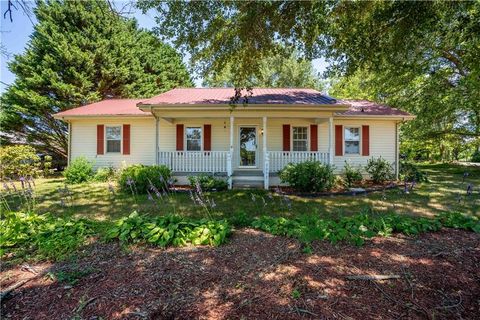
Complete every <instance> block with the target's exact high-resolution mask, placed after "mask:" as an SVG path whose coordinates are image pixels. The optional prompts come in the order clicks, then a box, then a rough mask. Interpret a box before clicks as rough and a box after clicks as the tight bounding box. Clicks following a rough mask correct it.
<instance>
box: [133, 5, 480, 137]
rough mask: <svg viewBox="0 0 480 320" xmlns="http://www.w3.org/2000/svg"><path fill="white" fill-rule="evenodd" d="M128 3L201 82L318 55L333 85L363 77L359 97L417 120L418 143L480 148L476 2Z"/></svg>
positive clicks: (479, 46)
mask: <svg viewBox="0 0 480 320" xmlns="http://www.w3.org/2000/svg"><path fill="white" fill-rule="evenodd" d="M138 6H139V7H140V8H141V9H143V10H148V9H156V12H157V22H158V28H157V29H156V32H158V33H159V34H161V35H163V36H164V37H168V38H172V39H173V40H174V43H175V44H176V45H177V46H178V47H180V48H182V49H183V50H185V51H187V52H189V53H190V54H191V58H192V63H193V64H194V65H195V66H196V67H197V72H199V73H200V74H202V75H204V76H205V75H208V74H211V73H213V72H221V70H223V69H224V68H225V66H229V65H234V66H235V72H236V74H237V77H239V78H242V79H248V78H249V77H250V76H251V75H256V74H258V73H259V71H258V70H259V65H260V64H261V61H263V60H264V59H265V58H266V57H268V56H275V55H276V54H277V53H279V52H281V48H284V47H290V46H294V47H295V48H296V50H297V51H298V52H299V53H300V54H301V55H302V56H304V57H305V58H307V59H312V58H318V57H321V56H324V57H326V58H327V61H329V62H330V63H331V68H330V70H329V75H330V76H334V77H335V78H336V79H339V81H347V82H348V81H352V80H351V79H349V77H359V78H362V79H363V78H365V77H366V78H365V79H364V81H363V84H362V85H363V86H364V87H367V86H368V87H369V88H373V89H369V91H368V94H366V96H368V97H369V98H371V99H372V100H375V101H377V102H387V103H388V104H390V105H392V106H395V107H399V108H402V109H404V110H407V111H410V112H413V113H414V114H416V115H417V119H416V120H415V121H414V124H412V125H411V128H412V130H417V129H418V128H421V130H422V132H417V133H418V137H422V138H423V139H434V138H436V137H439V136H440V137H442V136H443V137H446V136H450V135H458V136H461V137H463V139H467V140H468V139H473V140H474V141H475V142H474V143H476V144H477V146H478V145H479V144H480V141H479V137H480V99H479V98H480V24H479V23H478V21H480V2H478V1H462V2H460V1H459V2H445V1H428V2H408V1H370V2H365V1H356V2H352V1H328V2H324V1H302V2H300V1H298V2H297V1H271V2H270V1H269V2H255V1H241V2H235V1H222V2H217V1H202V2H193V1H192V2H167V3H165V2H163V1H160V0H154V1H147V0H144V1H140V2H139V4H138ZM279 44H280V45H279ZM279 48H280V49H279ZM367 83H368V85H367ZM357 93H358V92H357ZM364 93H365V92H364ZM356 98H358V96H356Z"/></svg>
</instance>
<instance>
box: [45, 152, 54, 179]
mask: <svg viewBox="0 0 480 320" xmlns="http://www.w3.org/2000/svg"><path fill="white" fill-rule="evenodd" d="M52 160H53V158H52V156H49V155H46V156H45V157H44V158H43V176H44V177H48V176H50V175H52V174H53V170H52Z"/></svg>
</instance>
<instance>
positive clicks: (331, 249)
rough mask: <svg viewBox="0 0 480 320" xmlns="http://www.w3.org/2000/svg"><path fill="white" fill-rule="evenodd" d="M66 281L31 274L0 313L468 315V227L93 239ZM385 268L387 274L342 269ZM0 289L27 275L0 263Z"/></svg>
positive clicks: (476, 245) (479, 274) (62, 266)
mask: <svg viewBox="0 0 480 320" xmlns="http://www.w3.org/2000/svg"><path fill="white" fill-rule="evenodd" d="M33 267H34V268H36V270H37V271H51V272H58V271H61V270H63V271H68V270H72V269H73V270H90V274H88V275H86V276H84V277H83V278H81V279H80V280H79V281H78V282H77V283H76V284H75V285H73V286H70V285H66V284H65V283H61V282H58V281H54V280H51V278H50V277H45V276H37V277H36V278H35V279H34V280H32V281H30V282H28V283H27V284H25V285H24V286H23V287H21V288H20V289H17V290H16V291H15V294H14V295H13V296H12V297H11V298H10V299H7V300H5V301H4V303H3V305H2V317H3V318H4V319H10V318H11V319H71V318H73V317H77V318H81V319H101V318H103V319H239V318H245V319H303V318H305V319H331V318H333V319H337V318H339V319H350V318H352V319H374V318H376V319H400V318H403V319H433V318H435V319H442V318H443V319H447V318H448V319H452V318H455V319H460V318H463V319H474V318H477V319H478V315H479V312H480V236H479V235H478V234H474V233H470V232H464V231H459V230H451V229H448V230H447V229H444V230H442V231H440V232H436V233H427V234H423V235H421V236H418V237H406V236H402V235H396V236H394V237H390V238H374V239H373V240H372V241H369V242H367V243H366V244H365V246H363V247H354V246H350V245H346V244H340V245H331V244H329V243H327V242H319V243H315V244H314V245H313V254H310V255H309V254H305V253H302V250H301V245H300V244H299V243H298V242H297V241H295V240H292V239H288V238H284V237H276V236H271V235H269V234H266V233H263V232H260V231H255V230H252V229H243V230H238V231H235V232H234V234H233V236H232V238H231V239H230V241H229V243H228V244H226V245H223V246H221V247H219V248H211V247H190V248H169V249H166V250H160V249H151V248H145V247H134V248H130V249H129V250H128V251H126V250H124V249H122V248H121V247H120V246H119V245H118V244H102V243H98V242H97V243H93V244H92V245H90V246H89V247H86V248H85V250H84V253H83V254H82V255H81V256H80V257H79V258H78V259H77V260H76V261H75V262H64V263H58V264H55V265H48V264H41V265H36V266H33ZM356 274H383V275H385V274H395V275H399V276H400V278H399V279H391V280H375V281H370V280H347V279H346V276H347V275H356ZM0 275H1V278H0V280H1V284H2V289H4V288H5V287H6V286H9V285H11V284H13V283H15V282H17V281H19V280H21V279H24V278H28V277H32V276H33V274H32V272H31V271H28V270H27V269H23V270H22V268H21V266H17V267H14V268H11V269H9V270H2V272H1V274H0Z"/></svg>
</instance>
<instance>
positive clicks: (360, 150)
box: [343, 126, 362, 156]
mask: <svg viewBox="0 0 480 320" xmlns="http://www.w3.org/2000/svg"><path fill="white" fill-rule="evenodd" d="M347 129H358V153H357V152H355V153H347V144H346V142H347V141H357V140H347V135H346V134H345V131H346V130H347ZM343 155H344V156H345V155H349V156H356V155H358V156H360V155H362V126H343Z"/></svg>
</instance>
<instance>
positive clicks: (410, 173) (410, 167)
mask: <svg viewBox="0 0 480 320" xmlns="http://www.w3.org/2000/svg"><path fill="white" fill-rule="evenodd" d="M400 179H401V180H406V181H415V182H427V181H428V178H427V175H426V174H425V173H424V172H422V171H421V170H420V169H419V168H418V167H417V166H416V165H415V164H414V163H413V162H409V161H401V162H400Z"/></svg>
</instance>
